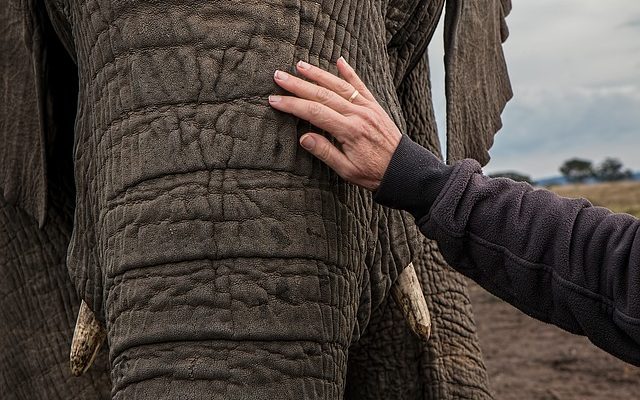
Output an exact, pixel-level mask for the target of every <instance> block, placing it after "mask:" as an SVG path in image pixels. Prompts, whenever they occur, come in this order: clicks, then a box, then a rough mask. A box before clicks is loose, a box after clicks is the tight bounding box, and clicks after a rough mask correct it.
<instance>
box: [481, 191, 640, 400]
mask: <svg viewBox="0 0 640 400" xmlns="http://www.w3.org/2000/svg"><path fill="white" fill-rule="evenodd" d="M552 190H554V191H556V192H557V193H559V194H561V195H563V196H566V197H586V198H588V199H589V200H591V201H592V202H593V203H594V204H597V205H602V206H606V207H609V208H612V209H614V210H616V211H618V212H628V213H630V214H634V215H636V216H639V217H640V182H620V183H611V184H599V185H572V186H563V187H557V188H552ZM470 294H471V298H472V302H473V311H474V314H475V319H476V323H477V325H478V335H479V337H480V344H481V346H482V350H483V353H484V357H485V362H486V364H487V369H488V372H489V377H490V384H491V387H492V389H493V392H494V394H495V397H496V400H516V399H517V400H523V399H525V400H578V399H579V400H596V399H597V400H600V399H607V400H617V399H620V400H622V399H624V400H628V399H637V398H640V368H637V367H633V366H631V365H630V364H627V363H624V362H622V361H620V360H618V359H616V358H614V357H613V356H610V355H609V354H607V353H605V352H604V351H602V350H600V349H598V348H597V347H595V346H594V345H593V344H591V342H589V340H587V339H586V338H584V337H581V336H576V335H572V334H570V333H567V332H564V331H562V330H560V329H559V328H556V327H554V326H552V325H548V324H544V323H542V322H539V321H537V320H534V319H532V318H530V317H528V316H526V315H525V314H523V313H521V312H520V311H518V310H516V309H515V308H513V307H511V306H510V305H508V304H506V303H504V302H502V301H501V300H499V299H497V298H496V297H494V296H492V295H491V294H489V293H487V292H486V291H485V290H484V289H482V288H480V287H478V286H477V285H475V284H472V283H470Z"/></svg>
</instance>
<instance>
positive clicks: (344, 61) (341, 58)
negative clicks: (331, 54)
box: [338, 56, 349, 65]
mask: <svg viewBox="0 0 640 400" xmlns="http://www.w3.org/2000/svg"><path fill="white" fill-rule="evenodd" d="M338 60H342V62H343V63H344V65H349V63H348V62H347V60H345V59H344V57H342V56H340V58H338Z"/></svg>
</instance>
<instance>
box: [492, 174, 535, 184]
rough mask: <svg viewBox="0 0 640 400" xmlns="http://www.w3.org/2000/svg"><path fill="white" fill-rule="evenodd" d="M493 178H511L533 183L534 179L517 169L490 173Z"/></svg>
mask: <svg viewBox="0 0 640 400" xmlns="http://www.w3.org/2000/svg"><path fill="white" fill-rule="evenodd" d="M489 176H490V177H491V178H509V179H511V180H514V181H516V182H527V183H529V184H531V183H532V182H533V181H532V180H531V177H530V176H529V175H524V174H521V173H519V172H515V171H504V172H496V173H494V174H490V175H489Z"/></svg>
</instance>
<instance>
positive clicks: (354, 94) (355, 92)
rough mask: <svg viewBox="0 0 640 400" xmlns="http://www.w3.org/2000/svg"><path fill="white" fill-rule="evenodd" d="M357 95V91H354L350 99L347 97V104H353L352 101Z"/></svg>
mask: <svg viewBox="0 0 640 400" xmlns="http://www.w3.org/2000/svg"><path fill="white" fill-rule="evenodd" d="M359 94H360V92H358V89H356V90H354V91H353V94H352V95H351V97H349V103H353V99H355V98H356V97H358V95H359Z"/></svg>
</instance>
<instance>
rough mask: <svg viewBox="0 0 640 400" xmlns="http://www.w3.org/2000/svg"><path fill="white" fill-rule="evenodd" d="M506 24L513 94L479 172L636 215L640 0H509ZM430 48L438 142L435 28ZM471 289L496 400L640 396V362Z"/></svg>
mask: <svg viewBox="0 0 640 400" xmlns="http://www.w3.org/2000/svg"><path fill="white" fill-rule="evenodd" d="M441 22H442V21H441ZM507 24H508V25H509V30H510V36H509V39H508V40H507V42H506V43H505V45H504V51H505V56H506V59H507V66H508V68H509V75H510V77H511V83H512V86H513V92H514V97H513V99H512V100H511V101H510V102H509V103H508V104H507V107H506V109H505V111H504V113H503V116H502V118H503V122H504V127H503V128H502V130H500V132H498V135H497V136H496V138H495V144H494V146H493V148H492V149H491V151H490V154H491V157H492V159H491V161H490V162H489V164H488V165H487V166H486V167H485V168H484V171H485V173H486V174H494V175H495V174H497V175H503V176H504V175H507V176H510V177H513V178H517V179H519V180H529V181H531V182H532V183H533V184H535V185H538V186H545V187H547V188H549V189H550V190H553V191H555V192H556V193H558V194H560V195H563V196H567V197H586V198H588V199H589V200H590V201H591V202H592V203H594V204H595V205H601V206H605V207H608V208H610V209H612V210H614V211H616V212H624V213H629V214H633V215H635V216H636V217H640V173H639V172H640V1H638V0H612V1H606V2H605V1H601V0H562V1H551V0H538V1H528V2H515V1H514V4H513V10H512V12H511V14H510V16H509V17H508V18H507ZM441 25H442V23H441ZM429 52H430V57H431V66H432V82H433V89H434V90H433V92H434V105H435V109H436V115H437V119H438V126H439V129H440V133H441V143H442V144H443V147H444V146H446V141H445V140H444V137H443V136H444V132H445V122H444V121H445V101H444V68H443V62H442V57H443V41H442V26H440V27H439V30H438V31H437V32H436V34H435V36H434V38H433V40H432V43H431V45H430V47H429ZM563 167H564V168H563ZM561 168H562V171H561ZM469 293H470V297H471V301H472V305H473V312H474V316H475V320H476V323H477V327H478V336H479V338H480V344H481V346H482V350H483V353H484V357H485V363H486V365H487V371H488V373H489V381H490V384H491V386H492V389H493V392H494V394H495V397H496V399H497V400H521V399H533V400H537V399H539V400H546V399H550V400H559V399H562V400H598V399H620V400H622V399H625V400H626V399H637V398H640V394H639V393H640V368H637V367H633V366H631V365H629V364H626V363H624V362H622V361H620V360H618V359H616V358H614V357H613V356H610V355H609V354H607V353H605V352H604V351H602V350H600V349H598V348H596V347H595V346H594V345H593V344H591V343H590V342H589V341H588V340H587V339H586V338H584V337H582V336H576V335H572V334H569V333H567V332H564V331H562V330H560V329H559V328H556V327H555V326H551V325H547V324H544V323H542V322H539V321H537V320H534V319H532V318H530V317H528V316H526V315H525V314H523V313H521V312H520V311H518V310H516V309H515V308H513V307H512V306H510V305H508V304H506V303H504V302H503V301H501V300H499V299H497V298H496V297H494V296H492V295H491V294H489V293H487V292H486V291H484V290H483V289H482V288H480V287H478V286H476V285H475V284H473V283H472V282H469Z"/></svg>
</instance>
